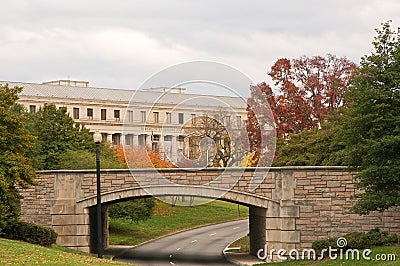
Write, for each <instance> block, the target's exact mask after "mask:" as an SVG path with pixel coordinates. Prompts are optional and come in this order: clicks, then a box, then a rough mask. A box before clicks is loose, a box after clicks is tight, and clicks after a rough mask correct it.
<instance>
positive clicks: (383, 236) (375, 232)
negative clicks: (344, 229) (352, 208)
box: [312, 228, 400, 254]
mask: <svg viewBox="0 0 400 266" xmlns="http://www.w3.org/2000/svg"><path fill="white" fill-rule="evenodd" d="M343 237H344V238H346V240H347V246H346V247H343V248H344V249H360V250H362V249H366V248H370V247H374V246H389V245H394V244H398V243H399V240H400V239H399V237H398V236H397V235H395V234H394V235H389V234H388V232H387V231H380V229H379V228H375V229H372V230H370V231H369V232H367V233H363V232H352V233H349V234H347V235H345V236H343ZM336 241H337V238H328V239H322V240H317V241H314V242H313V243H312V248H313V249H314V250H315V251H316V252H317V253H318V254H320V253H321V251H322V250H323V249H328V248H329V247H332V248H338V247H337V244H336Z"/></svg>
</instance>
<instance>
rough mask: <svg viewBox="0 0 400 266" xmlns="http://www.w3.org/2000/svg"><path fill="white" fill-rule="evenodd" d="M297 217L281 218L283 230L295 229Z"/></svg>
mask: <svg viewBox="0 0 400 266" xmlns="http://www.w3.org/2000/svg"><path fill="white" fill-rule="evenodd" d="M295 229H296V219H295V218H281V230H295Z"/></svg>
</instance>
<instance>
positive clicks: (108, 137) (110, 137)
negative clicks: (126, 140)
mask: <svg viewBox="0 0 400 266" xmlns="http://www.w3.org/2000/svg"><path fill="white" fill-rule="evenodd" d="M107 142H108V143H112V134H110V133H107Z"/></svg>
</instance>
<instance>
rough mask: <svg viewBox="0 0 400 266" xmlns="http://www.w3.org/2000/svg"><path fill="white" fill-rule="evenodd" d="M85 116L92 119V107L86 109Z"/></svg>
mask: <svg viewBox="0 0 400 266" xmlns="http://www.w3.org/2000/svg"><path fill="white" fill-rule="evenodd" d="M86 114H87V117H88V118H89V120H92V119H93V108H88V109H87V111H86Z"/></svg>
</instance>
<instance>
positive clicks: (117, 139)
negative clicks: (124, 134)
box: [111, 133, 121, 146]
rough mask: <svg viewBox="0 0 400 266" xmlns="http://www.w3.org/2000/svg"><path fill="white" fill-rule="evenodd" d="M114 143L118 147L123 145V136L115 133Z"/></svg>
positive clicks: (113, 135) (113, 136)
mask: <svg viewBox="0 0 400 266" xmlns="http://www.w3.org/2000/svg"><path fill="white" fill-rule="evenodd" d="M111 138H112V143H113V144H114V145H116V146H118V145H119V144H120V143H121V134H119V133H115V134H112V137H111Z"/></svg>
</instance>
